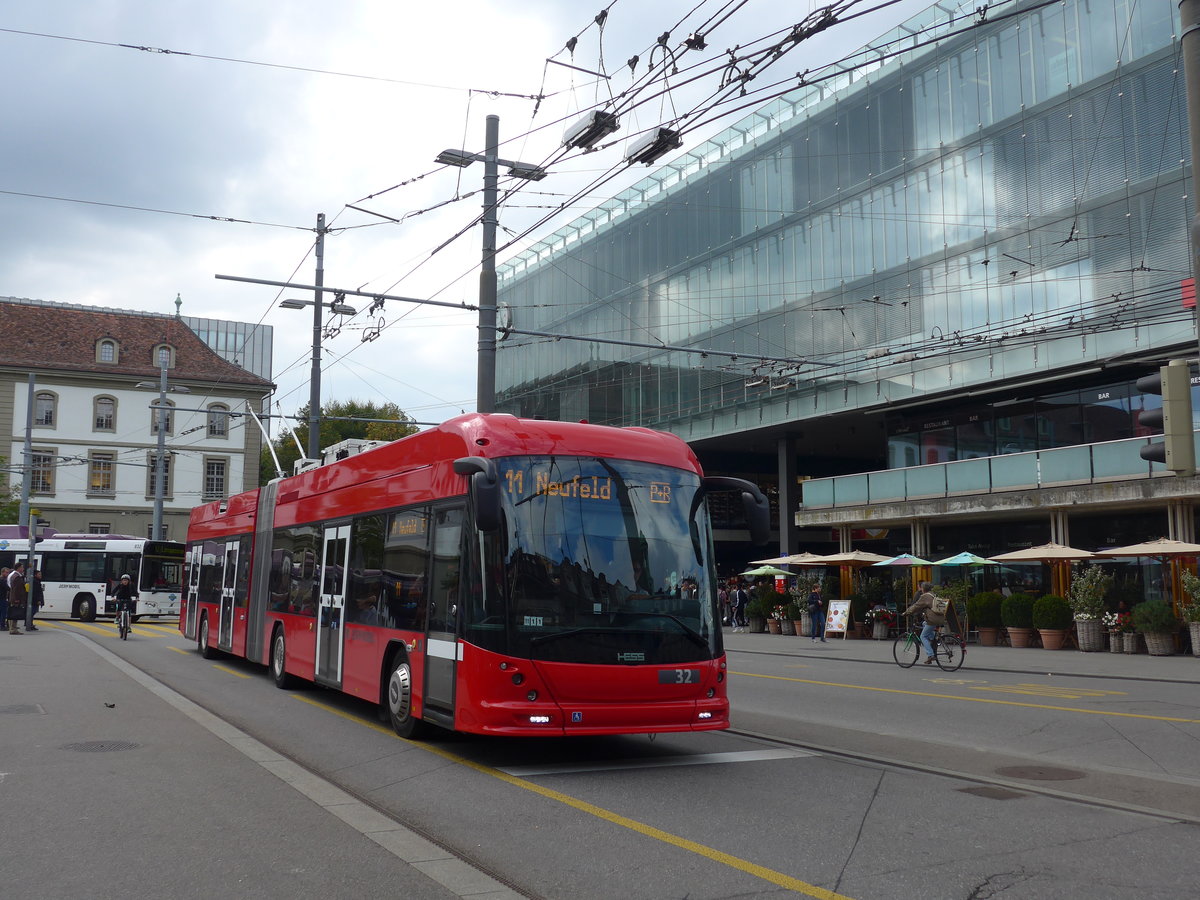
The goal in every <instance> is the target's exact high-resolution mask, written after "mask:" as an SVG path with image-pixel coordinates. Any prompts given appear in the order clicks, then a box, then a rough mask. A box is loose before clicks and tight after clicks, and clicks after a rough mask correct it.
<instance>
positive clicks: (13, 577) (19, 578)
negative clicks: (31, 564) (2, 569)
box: [8, 562, 25, 634]
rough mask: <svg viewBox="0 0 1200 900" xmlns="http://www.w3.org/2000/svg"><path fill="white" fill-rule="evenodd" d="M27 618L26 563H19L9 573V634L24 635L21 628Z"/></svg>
mask: <svg viewBox="0 0 1200 900" xmlns="http://www.w3.org/2000/svg"><path fill="white" fill-rule="evenodd" d="M24 618H25V563H23V562H18V563H17V564H16V566H15V567H14V568H13V570H12V571H11V572H9V573H8V633H9V634H24V633H25V632H23V631H22V630H21V628H20V623H21V620H22V619H24Z"/></svg>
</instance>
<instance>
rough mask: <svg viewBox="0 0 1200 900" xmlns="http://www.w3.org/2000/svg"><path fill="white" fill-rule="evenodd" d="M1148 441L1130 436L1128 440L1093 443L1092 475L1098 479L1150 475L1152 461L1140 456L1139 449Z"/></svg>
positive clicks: (1114, 479) (1118, 479)
mask: <svg viewBox="0 0 1200 900" xmlns="http://www.w3.org/2000/svg"><path fill="white" fill-rule="evenodd" d="M1148 443H1149V441H1148V440H1147V439H1146V438H1130V439H1129V440H1126V441H1106V442H1104V443H1103V444H1092V445H1091V451H1092V477H1093V478H1094V479H1095V480H1096V481H1121V480H1125V479H1129V478H1146V477H1148V476H1149V475H1150V463H1148V462H1146V460H1144V459H1142V458H1141V457H1140V456H1138V451H1139V450H1141V449H1142V448H1143V447H1145V446H1146V444H1148ZM1160 468H1161V467H1160Z"/></svg>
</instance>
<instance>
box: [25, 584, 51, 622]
mask: <svg viewBox="0 0 1200 900" xmlns="http://www.w3.org/2000/svg"><path fill="white" fill-rule="evenodd" d="M27 587H29V588H30V590H29V611H28V612H27V613H26V614H25V630H26V631H37V630H38V627H37V626H36V625H34V624H33V617H34V616H36V615H37V614H38V610H40V609H41V608H42V607H43V606H45V605H46V592H45V591H44V590H43V589H42V570H41V569H38V570H37V571H36V572H34V573H33V581H31V582H29V584H28V585H27Z"/></svg>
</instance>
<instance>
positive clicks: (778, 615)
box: [771, 606, 791, 622]
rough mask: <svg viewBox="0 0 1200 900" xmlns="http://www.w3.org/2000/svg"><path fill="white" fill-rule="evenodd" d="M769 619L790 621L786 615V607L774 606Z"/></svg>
mask: <svg viewBox="0 0 1200 900" xmlns="http://www.w3.org/2000/svg"><path fill="white" fill-rule="evenodd" d="M771 618H772V619H777V620H779V621H780V622H782V621H783V620H784V619H790V618H791V616H790V615H789V614H788V608H787V606H776V607H775V608H774V609H772V610H771Z"/></svg>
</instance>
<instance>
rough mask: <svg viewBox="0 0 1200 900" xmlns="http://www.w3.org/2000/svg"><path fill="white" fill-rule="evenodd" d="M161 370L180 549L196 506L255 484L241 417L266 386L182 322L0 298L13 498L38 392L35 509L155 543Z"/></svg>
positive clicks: (2, 400) (170, 519) (0, 416)
mask: <svg viewBox="0 0 1200 900" xmlns="http://www.w3.org/2000/svg"><path fill="white" fill-rule="evenodd" d="M230 324H231V325H232V324H237V323H230ZM164 365H165V367H166V376H167V382H168V390H167V393H166V395H165V396H166V416H165V419H166V422H165V425H166V427H165V428H164V429H163V433H164V438H165V440H164V446H165V449H166V454H167V455H166V463H165V469H166V473H165V478H164V490H163V492H162V494H163V496H162V503H163V509H162V521H163V526H164V531H165V535H166V537H168V538H170V539H172V540H182V539H183V537H184V533H185V531H186V527H187V518H188V514H189V513H190V511H191V508H192V507H193V506H195V505H197V504H198V503H200V502H202V501H207V500H210V499H216V498H218V497H222V496H227V495H229V494H230V493H236V492H238V491H242V490H245V489H248V488H251V487H253V486H255V485H256V484H257V482H258V460H259V453H260V450H261V448H262V434H261V432H260V431H259V429H258V427H257V426H256V425H255V423H254V420H253V419H252V418H251V417H249V416H247V415H244V412H245V410H246V407H247V404H250V405H251V406H253V407H254V408H260V407H261V403H262V400H263V398H264V397H265V396H266V395H267V394H269V393H270V391H271V390H272V389H273V385H272V384H271V382H270V381H268V380H266V379H264V378H263V377H261V376H259V375H256V374H254V373H252V372H249V371H247V370H246V369H244V368H242V367H241V366H238V365H235V364H234V363H232V362H230V361H228V360H226V359H223V358H222V357H221V355H219V354H218V353H217V352H216V351H215V350H214V349H213V348H212V347H210V346H208V345H207V344H206V343H205V342H204V341H203V340H201V338H200V337H199V336H197V334H196V333H195V332H194V331H193V330H192V329H191V328H189V327H188V325H187V324H186V323H185V322H184V321H183V320H182V319H181V318H179V317H177V316H167V315H153V314H146V313H142V312H133V311H128V312H127V311H122V310H113V309H92V308H88V307H82V306H78V305H74V304H52V303H45V302H42V301H29V300H20V299H16V298H0V434H3V435H5V436H6V437H5V438H4V444H5V445H7V446H6V448H5V449H3V450H0V456H6V457H7V461H6V463H5V468H6V469H7V473H8V477H9V480H10V482H11V483H13V484H15V485H16V486H18V487H19V486H20V485H21V483H22V479H23V478H24V476H25V474H26V466H25V464H24V462H25V448H24V445H25V432H26V427H27V422H28V421H29V418H30V417H29V415H28V411H29V409H30V400H29V398H30V393H31V390H32V394H33V401H32V410H33V415H32V426H31V439H32V440H31V445H32V460H31V462H30V465H29V466H28V470H29V475H30V480H31V494H30V497H31V505H32V506H33V507H34V508H36V509H38V510H39V511H40V513H41V517H42V518H43V519H47V520H49V522H50V524H51V525H52V526H53V527H54V528H56V529H57V530H59V531H68V532H87V531H92V532H96V533H100V532H116V533H124V534H136V535H149V534H150V529H151V525H152V522H153V516H154V506H155V503H156V501H157V499H158V492H157V491H156V484H155V481H154V478H155V467H154V462H155V454H156V452H157V449H158V427H157V424H158V423H157V419H158V416H159V412H158V410H157V408H156V407H157V404H158V400H159V388H160V377H161V373H162V368H161V367H162V366H164ZM31 376H32V387H31Z"/></svg>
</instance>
